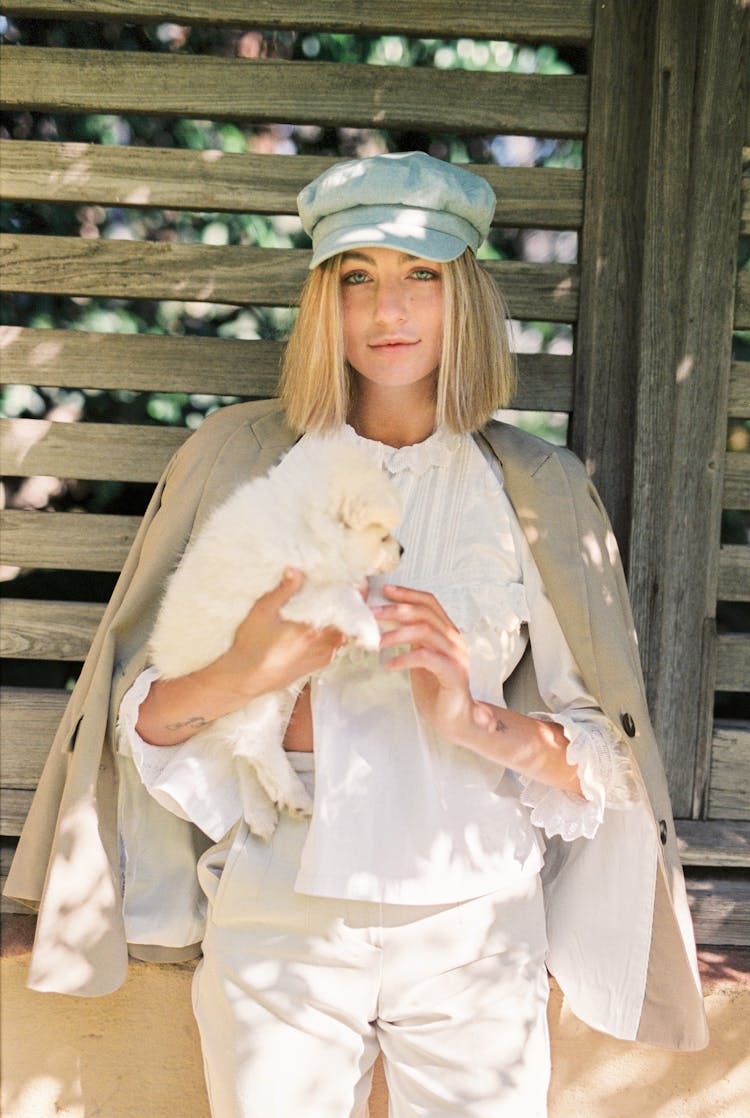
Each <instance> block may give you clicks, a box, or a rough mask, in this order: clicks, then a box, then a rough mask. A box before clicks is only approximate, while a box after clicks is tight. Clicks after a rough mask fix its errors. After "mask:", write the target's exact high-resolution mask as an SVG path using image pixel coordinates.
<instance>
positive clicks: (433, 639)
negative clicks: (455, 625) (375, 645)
mask: <svg viewBox="0 0 750 1118" xmlns="http://www.w3.org/2000/svg"><path fill="white" fill-rule="evenodd" d="M400 644H408V645H411V646H412V648H423V647H426V648H433V649H435V650H436V651H438V652H441V653H442V654H443V655H444V656H451V657H454V658H455V657H456V655H458V656H461V653H462V652H463V651H464V648H463V646H462V645H460V644H458V643H457V642H456V641H455V640H452V639H451V637H450V636H448V635H446V634H445V633H443V632H442V631H441V630H439V629H436V628H435V627H434V626H432V625H430V624H428V623H426V622H415V623H413V624H411V625H402V626H400V627H399V628H398V629H391V630H389V631H388V632H387V633H384V634H383V636H382V637H381V639H380V647H381V648H393V647H394V646H397V645H400Z"/></svg>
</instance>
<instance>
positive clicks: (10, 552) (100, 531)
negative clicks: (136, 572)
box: [0, 509, 140, 571]
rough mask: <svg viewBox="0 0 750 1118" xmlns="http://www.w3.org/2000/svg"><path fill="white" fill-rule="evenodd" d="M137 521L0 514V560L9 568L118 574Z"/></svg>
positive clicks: (132, 518)
mask: <svg viewBox="0 0 750 1118" xmlns="http://www.w3.org/2000/svg"><path fill="white" fill-rule="evenodd" d="M139 524H140V519H139V517H137V516H109V515H102V514H96V515H90V514H87V513H64V512H55V513H46V512H31V511H29V512H26V511H23V512H22V511H20V510H18V509H4V510H2V511H0V556H1V557H2V562H3V563H7V564H9V565H11V566H18V567H27V568H35V567H38V568H41V569H49V568H54V569H58V568H59V569H60V570H77V571H119V570H120V569H121V567H122V565H123V563H124V562H125V557H126V556H127V553H128V551H129V549H130V545H131V544H132V542H133V540H134V539H135V534H136V532H137V531H138V525H139Z"/></svg>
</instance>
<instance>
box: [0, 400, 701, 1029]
mask: <svg viewBox="0 0 750 1118" xmlns="http://www.w3.org/2000/svg"><path fill="white" fill-rule="evenodd" d="M293 441H294V435H293V434H292V432H291V431H290V430H289V428H288V427H287V425H286V423H285V421H284V416H283V413H282V411H281V409H280V407H279V405H278V403H277V402H275V401H264V402H262V403H255V404H240V405H237V406H234V407H230V408H225V409H223V410H222V411H220V412H217V413H215V414H214V415H213V416H211V417H210V418H209V419H208V420H207V421H206V422H205V423H204V424H203V426H202V427H201V428H200V430H199V431H198V432H197V433H196V434H195V435H194V436H193V437H192V438H191V439H190V440H189V441H188V443H186V444H185V446H184V447H183V448H182V449H181V450H180V451H179V452H178V453H177V454H176V455H175V456H174V458H173V459H172V461H171V462H170V464H169V466H168V467H167V470H166V471H165V474H164V476H163V478H162V479H161V481H160V483H159V485H158V487H157V489H156V492H155V494H154V497H153V499H152V501H151V503H150V505H149V508H148V510H147V512H146V515H145V517H144V521H143V525H142V527H141V529H140V531H139V533H138V536H137V538H136V541H135V543H134V545H133V548H132V551H131V553H130V555H129V557H128V559H127V561H126V564H125V566H124V568H123V572H122V575H121V577H120V579H119V581H118V583H117V586H116V588H115V591H114V594H113V596H112V600H111V602H110V604H109V606H108V608H107V611H106V613H105V616H104V619H103V621H102V624H101V626H100V628H99V630H98V632H97V635H96V637H95V639H94V642H93V644H92V647H91V651H90V653H89V656H88V658H87V660H86V663H85V665H84V668H83V671H82V674H81V677H80V680H79V682H78V684H77V686H76V688H75V690H74V692H73V694H72V696H71V700H70V703H69V705H68V708H67V710H66V713H65V715H64V717H63V719H62V722H61V725H60V727H59V730H58V733H57V735H56V737H55V740H54V743H53V746H52V749H51V752H50V756H49V758H48V761H47V764H46V766H45V769H44V773H43V775H42V778H41V781H40V784H39V788H38V791H37V793H36V796H35V798H34V801H33V803H32V806H31V810H30V813H29V816H28V820H27V822H26V826H25V828H24V831H23V834H22V836H21V840H20V843H19V847H18V851H17V854H16V857H15V860H14V862H13V865H12V868H11V872H10V875H9V877H8V882H7V885H6V893H7V894H8V895H9V896H12V897H14V898H16V899H18V900H21V901H23V902H25V903H26V904H29V905H30V906H32V907H34V908H38V909H39V917H38V922H37V933H36V940H35V945H34V952H33V955H32V963H31V972H30V980H29V984H30V985H31V986H32V987H33V988H35V989H40V990H54V991H61V992H68V993H76V994H84V995H96V994H104V993H108V992H110V991H112V990H114V989H116V988H117V987H118V986H119V985H120V984H121V983H122V981H123V980H124V978H125V973H126V968H127V945H126V939H125V928H124V921H123V915H122V903H121V888H120V871H119V865H118V779H117V758H116V747H115V740H114V739H115V733H114V727H115V720H116V714H117V711H118V709H119V705H120V702H121V700H122V697H123V695H124V694H125V692H126V691H127V689H128V688H129V687H130V686H131V684H132V683H133V681H134V680H135V678H136V677H137V675H138V674H139V673H140V671H141V670H142V669H143V668H144V666H145V663H146V659H145V656H146V654H145V642H146V640H147V637H148V634H149V632H150V629H151V626H152V624H153V620H154V611H155V608H156V606H157V603H158V599H159V594H160V590H161V587H162V586H163V583H164V580H165V578H166V577H167V575H168V574H169V573H170V571H171V570H172V569H173V567H174V566H175V564H176V563H177V561H178V559H179V557H180V555H181V553H182V551H183V549H184V547H185V545H186V544H187V542H188V540H189V538H190V535H191V532H192V531H193V530H194V528H195V527H196V526H197V525H198V524H200V523H201V522H202V521H203V520H204V519H205V517H206V515H207V513H209V512H210V511H211V510H212V509H213V508H214V507H216V505H217V504H218V503H219V502H220V501H221V500H222V499H223V498H224V497H225V496H226V495H227V494H228V493H229V492H230V491H231V490H232V489H233V488H234V487H235V486H236V485H237V484H238V483H239V482H240V481H242V480H243V479H246V478H248V477H250V476H253V475H255V474H259V473H264V472H265V471H267V470H268V468H269V467H270V466H271V465H272V464H273V463H274V462H275V461H276V460H277V459H278V458H279V456H280V455H281V454H282V453H283V451H284V449H285V448H287V447H288V446H290V445H291V443H292V442H293ZM477 441H478V442H479V444H480V446H481V447H482V449H483V450H484V452H485V454H486V455H487V457H488V460H489V461H490V463H491V464H495V463H496V462H499V463H500V465H501V467H502V475H503V478H504V483H505V487H506V491H507V493H508V495H509V497H510V500H511V502H512V503H513V506H514V508H515V511H516V514H517V515H518V518H519V521H520V523H521V526H522V528H523V530H524V532H525V533H526V536H527V538H528V540H529V543H530V546H531V550H532V552H533V555H534V558H535V560H536V562H537V564H538V567H539V570H540V572H541V575H542V578H543V580H544V583H545V585H546V588H547V592H548V594H549V596H550V599H551V601H552V604H553V606H554V608H555V611H556V613H557V616H558V618H559V621H560V624H561V626H562V629H563V632H564V634H565V636H566V639H567V641H568V643H569V645H570V647H571V649H572V652H573V655H574V657H575V659H576V661H577V663H578V665H579V667H580V670H581V674H582V676H583V679H584V682H585V684H586V687H587V690H588V691H589V692H590V693H591V694H592V695H593V696H595V697H596V699H597V701H598V702H599V704H600V706H601V708H602V710H603V711H604V712H605V713H606V714H607V715H608V716H609V718H610V719H611V720H612V721H613V722H614V723H615V724H616V725H618V726H622V736H623V741H624V743H625V744H626V745H627V747H628V748H629V750H630V751H631V753H632V756H633V759H634V761H635V763H636V767H637V771H638V772H639V773H640V777H641V778H642V784H643V796H644V801H645V802H646V804H647V805H648V808H649V811H648V813H647V816H646V818H647V827H646V831H645V832H644V831H643V829H641V830H640V831H639V832H638V836H637V838H636V839H635V840H631V839H629V837H628V823H627V817H628V813H627V812H621V813H615V812H610V813H607V814H608V815H611V816H615V815H617V816H619V817H620V822H619V823H618V827H617V829H616V831H615V832H612V833H610V834H609V838H608V837H607V828H606V827H603V828H601V829H600V833H599V834H597V837H596V838H594V839H593V840H585V839H581V840H577V842H575V843H572V844H564V846H565V849H564V850H563V849H562V846H560V847H558V848H554V847H552V848H550V849H549V850H548V862H549V869H548V874H547V880H546V882H545V896H546V902H547V914H548V935H549V941H550V962H549V966H550V970H551V971H552V973H553V974H554V975H555V977H556V978H557V981H558V982H559V984H560V985H561V987H562V989H563V991H564V992H565V994H566V996H567V997H568V998H569V999H570V1002H571V1006H572V1008H573V1010H574V1012H575V1011H576V1000H577V997H578V992H579V991H580V990H581V989H584V988H585V989H586V990H587V995H588V996H589V1000H590V996H591V995H592V993H593V996H594V998H597V999H599V1001H600V1002H601V1007H602V1009H601V1012H600V1013H597V1015H596V1020H595V1021H590V1023H592V1024H595V1026H596V1027H599V1028H603V1029H605V1030H606V1031H612V1032H614V1033H615V1034H616V1035H621V1034H618V1033H617V1029H616V1027H610V1026H609V1024H608V1021H609V1019H610V1016H611V1014H610V1013H609V1008H612V1007H613V1008H614V1009H616V1006H614V1002H616V993H617V992H616V990H613V989H607V979H606V975H607V969H608V968H607V961H608V952H609V945H608V942H607V934H608V933H607V929H608V928H611V927H612V926H613V925H612V923H611V920H612V906H613V905H614V906H616V905H617V880H616V878H617V857H620V858H623V857H624V858H627V850H626V849H624V848H625V847H626V846H627V843H628V841H638V842H641V843H642V842H644V841H645V842H646V843H647V844H653V847H654V865H655V867H656V869H655V874H654V886H653V890H652V889H651V888H648V891H647V900H648V901H652V905H647V904H644V905H643V906H642V907H643V909H644V911H643V912H642V913H640V914H639V915H640V918H641V919H646V920H648V921H650V924H651V947H650V954H649V958H648V966H647V971H646V973H645V974H643V975H642V979H641V981H642V989H643V998H642V1003H641V1008H640V1020H639V1021H638V1023H637V1030H636V1031H634V1033H633V1035H634V1036H635V1039H638V1040H640V1041H644V1042H646V1043H651V1044H656V1045H661V1046H665V1047H671V1048H681V1049H698V1048H702V1047H703V1046H704V1045H705V1044H706V1043H707V1039H708V1034H707V1027H706V1020H705V1014H704V1008H703V1000H702V996H701V992H700V988H699V985H698V979H697V968H696V964H695V947H694V942H693V934H692V926H691V922H690V916H689V912H688V907H687V900H686V895H685V887H684V881H683V875H682V870H681V866H680V861H679V857H678V853H677V846H676V840H675V832H674V824H673V821H672V814H671V809H670V803H669V797H668V792H667V787H666V781H665V777H664V773H663V769H662V765H661V761H660V757H659V752H658V748H657V745H656V742H655V740H654V737H653V732H652V730H651V727H650V724H649V718H648V713H647V710H646V705H645V697H644V689H643V683H642V678H641V669H640V664H639V660H638V652H637V648H636V642H635V637H634V630H633V622H632V618H631V614H630V607H629V603H628V598H627V591H626V587H625V581H624V578H623V574H622V569H621V567H620V562H619V558H618V555H617V548H616V544H615V541H614V537H613V535H612V531H611V528H610V527H609V524H608V521H607V518H606V514H605V512H604V510H603V508H602V505H601V502H600V500H599V497H598V495H597V494H596V491H595V490H594V488H593V486H592V485H591V483H590V481H589V479H588V477H587V475H586V473H585V470H584V468H583V466H582V464H581V463H580V462H579V460H578V459H577V458H576V457H575V456H574V455H572V454H571V453H570V452H569V451H567V450H564V449H561V448H558V447H554V446H551V445H550V444H548V443H546V442H544V441H543V440H540V439H537V438H534V437H533V436H530V435H527V434H525V433H523V432H520V431H518V430H516V429H515V428H513V427H509V426H506V425H505V424H501V423H495V422H492V423H490V424H488V426H487V427H486V428H485V429H484V431H483V432H482V433H481V434H480V435H478V436H477ZM113 681H114V683H113ZM507 695H508V700H509V705H510V706H513V707H516V708H517V709H520V710H532V709H537V710H538V709H540V706H543V704H541V702H540V699H539V695H538V691H537V690H536V686H535V680H534V676H533V666H532V662H531V659H530V657H528V656H527V657H525V658H524V660H523V661H522V663H521V665H519V668H518V669H516V672H515V673H514V675H513V677H512V678H511V680H510V681H509V685H508V687H507ZM143 796H144V797H147V794H146V793H145V791H143ZM152 805H153V801H152ZM150 810H152V811H153V806H152V807H151V809H150ZM159 810H161V809H159ZM172 823H173V824H174V825H176V826H180V827H182V828H184V847H185V858H184V859H183V865H182V868H180V867H177V868H175V867H172V868H171V869H170V870H169V872H183V873H185V872H186V871H185V867H186V866H187V867H189V876H188V875H186V876H185V882H184V889H185V892H186V894H190V893H192V891H193V890H194V889H195V884H194V878H195V873H194V861H195V856H196V854H197V853H198V852H199V851H200V850H201V849H202V848H203V847H204V846H205V844H206V843H205V838H204V837H203V836H200V835H199V833H197V832H196V828H194V827H192V826H191V825H190V824H188V823H182V821H175V820H174V819H172ZM644 833H645V835H646V837H645V839H644ZM608 844H609V845H608ZM154 864H155V866H156V867H159V850H158V845H155V847H154ZM610 871H611V872H610ZM165 872H166V871H165ZM180 884H182V883H180ZM582 889H586V890H593V891H594V895H597V896H598V895H600V894H601V897H602V903H601V905H600V908H599V909H598V910H596V911H601V913H602V921H601V926H599V924H598V922H597V919H596V918H592V916H591V906H590V905H589V906H587V911H588V913H589V915H588V917H587V919H586V921H585V922H584V921H581V920H579V923H578V925H577V924H576V917H577V909H578V907H579V906H578V899H579V898H580V892H579V891H580V890H582ZM652 894H653V895H652ZM632 916H633V914H632V913H628V912H625V911H623V912H622V919H623V920H624V921H626V922H627V921H628V919H631V918H632ZM558 930H559V931H560V932H561V933H562V932H563V931H564V932H565V934H564V935H562V934H561V935H560V937H559V938H560V942H564V943H568V944H569V943H570V942H571V932H572V934H573V938H574V940H575V942H576V944H577V950H576V952H575V953H574V955H571V954H570V952H567V954H566V951H556V946H555V945H556V940H557V938H558ZM625 938H626V940H627V937H625ZM198 949H199V948H198V946H197V945H193V946H192V947H190V946H188V947H185V948H183V949H181V950H175V949H174V948H172V949H164V948H159V947H158V945H155V946H154V948H153V950H149V949H148V948H146V947H144V946H143V945H141V946H140V947H139V948H137V949H134V951H133V953H136V954H138V955H139V956H140V957H141V958H149V957H150V958H159V959H165V958H172V959H176V958H186V957H188V956H190V955H194V954H196V953H197V951H198ZM597 956H598V963H597V965H596V966H593V967H591V968H590V967H589V966H588V965H587V964H586V963H584V965H582V964H581V960H584V961H587V960H594V959H595V957H597ZM594 983H595V984H596V989H593V990H592V984H594ZM587 984H588V986H587ZM599 987H601V989H600V988H599ZM615 1015H616V1014H615ZM602 1022H603V1023H602Z"/></svg>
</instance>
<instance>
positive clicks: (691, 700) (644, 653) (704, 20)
mask: <svg viewBox="0 0 750 1118" xmlns="http://www.w3.org/2000/svg"><path fill="white" fill-rule="evenodd" d="M656 7H657V12H656V27H655V38H654V45H655V57H654V62H653V68H652V71H651V73H650V75H649V76H648V80H649V82H650V84H651V90H652V97H653V103H652V113H651V119H650V128H649V133H648V135H649V143H648V147H647V149H646V150H644V152H643V153H642V161H643V165H644V168H645V173H646V196H645V209H644V224H643V230H644V242H643V244H644V249H643V265H642V276H641V291H640V298H639V318H638V336H639V352H638V356H637V361H636V364H635V370H636V376H635V378H634V379H635V382H636V385H637V393H636V414H635V443H634V450H635V454H634V459H633V474H632V519H631V536H630V545H629V585H630V592H631V597H632V600H633V613H634V618H635V623H636V629H637V632H638V636H639V643H640V651H641V658H642V660H643V664H644V670H645V673H646V678H647V690H648V697H649V702H650V707H651V710H652V714H653V720H654V727H655V730H656V736H657V740H658V741H659V744H660V747H661V749H662V754H663V756H664V760H665V763H666V768H667V773H668V778H669V785H670V793H671V796H672V803H673V807H674V810H675V814H676V815H678V816H684V817H689V816H691V815H692V814H693V813H694V810H695V806H696V805H697V804H701V803H702V802H703V800H704V797H705V780H706V778H707V771H708V766H707V765H706V763H705V758H704V757H703V754H704V752H705V750H706V749H707V748H708V747H709V744H710V740H711V725H712V721H713V696H712V694H711V690H712V689H711V685H710V679H709V675H710V667H711V665H710V656H711V654H712V653H711V650H710V649H709V647H708V645H707V644H704V640H703V635H704V628H705V626H706V622H707V621H708V620H710V619H711V618H713V617H714V616H715V603H716V595H717V587H718V577H719V539H720V522H721V510H722V506H723V505H724V506H725V507H726V504H727V496H726V494H727V486H726V485H725V486H724V487H722V480H723V479H722V468H721V467H722V462H723V460H724V444H725V441H726V421H727V408H728V396H729V371H730V365H731V333H732V305H733V298H734V288H735V272H736V252H737V226H736V225H735V224H734V223H732V222H728V221H727V219H726V214H727V213H732V212H735V213H736V212H737V211H738V204H739V176H738V172H739V167H740V156H741V150H742V112H741V108H742V106H743V105H744V100H745V61H746V53H745V48H746V38H745V29H746V23H745V21H744V19H743V16H742V13H741V11H740V9H739V8H738V6H737V5H736V4H735V3H734V0H715V2H714V3H711V4H701V3H699V2H697V0H689V2H684V0H660V3H659V4H658V5H657V6H656ZM675 229H679V230H680V231H681V235H680V236H675V235H674V231H675ZM631 375H632V374H631ZM697 417H700V421H699V422H698V421H697ZM735 457H742V456H735ZM730 458H732V456H731V455H729V456H727V467H728V470H727V476H728V478H729V479H730V481H731V478H732V476H733V475H732V471H731V467H730V465H729V459H730ZM730 499H731V490H730ZM656 510H658V514H656ZM723 639H724V638H720V640H719V645H718V656H719V662H720V664H721V663H722V662H723V660H722V657H723V656H724V651H723V647H724V646H723V644H722V641H723ZM719 671H720V672H721V667H720V669H719ZM697 680H702V681H703V682H704V684H705V686H704V687H703V688H701V687H698V686H696V681H697Z"/></svg>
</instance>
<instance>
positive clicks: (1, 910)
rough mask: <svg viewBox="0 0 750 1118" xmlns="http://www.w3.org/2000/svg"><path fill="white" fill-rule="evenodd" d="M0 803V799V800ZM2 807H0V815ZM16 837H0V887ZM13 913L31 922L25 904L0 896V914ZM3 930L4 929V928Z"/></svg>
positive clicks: (4, 877) (3, 880) (9, 861)
mask: <svg viewBox="0 0 750 1118" xmlns="http://www.w3.org/2000/svg"><path fill="white" fill-rule="evenodd" d="M0 803H1V801H0ZM1 814H2V808H1V807H0V815H1ZM16 842H17V840H16V837H15V836H5V837H0V889H5V879H6V878H7V876H8V873H9V871H10V864H11V862H12V861H13V855H14V854H15V852H16ZM12 914H13V915H15V914H19V915H20V914H23V915H25V916H28V917H29V918H30V923H32V924H33V919H31V917H32V912H31V909H29V908H26V906H25V905H22V904H19V903H18V902H17V901H11V900H10V899H9V898H8V897H4V896H0V915H2V916H9V915H12ZM4 930H5V929H4ZM3 940H4V942H3V945H2V950H3V953H5V951H6V947H5V942H6V940H5V937H3Z"/></svg>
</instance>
